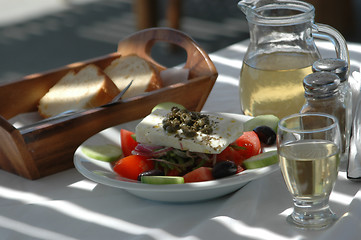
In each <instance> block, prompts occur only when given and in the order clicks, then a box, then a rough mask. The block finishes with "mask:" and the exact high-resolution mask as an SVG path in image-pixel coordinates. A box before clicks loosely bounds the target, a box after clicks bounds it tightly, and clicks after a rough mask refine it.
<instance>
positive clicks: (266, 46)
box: [238, 0, 349, 118]
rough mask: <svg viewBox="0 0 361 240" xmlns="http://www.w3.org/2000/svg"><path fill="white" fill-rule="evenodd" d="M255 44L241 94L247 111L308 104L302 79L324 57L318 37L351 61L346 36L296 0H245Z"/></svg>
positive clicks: (283, 110) (281, 112)
mask: <svg viewBox="0 0 361 240" xmlns="http://www.w3.org/2000/svg"><path fill="white" fill-rule="evenodd" d="M238 7H239V8H240V9H241V10H242V11H243V12H244V13H245V15H246V18H247V21H248V24H249V30H250V44H249V46H248V49H247V52H246V55H245V57H244V60H243V66H242V70H241V76H240V84H239V92H240V100H241V108H242V111H243V113H244V114H245V115H251V116H257V115H261V114H274V115H276V116H278V117H279V118H282V117H284V116H287V115H290V114H292V113H296V112H299V111H300V109H301V107H302V105H303V104H304V102H305V98H304V89H303V85H302V81H303V78H304V77H305V76H306V75H308V74H310V73H311V72H312V64H313V62H314V61H316V60H318V59H319V58H320V57H321V56H320V53H319V51H318V50H317V47H316V45H315V43H314V39H313V37H315V38H320V39H324V40H329V41H331V42H332V43H333V44H334V46H335V50H336V55H337V57H338V58H341V59H343V60H345V61H346V62H348V63H349V55H348V50H347V45H346V41H345V39H344V38H343V37H342V35H341V34H340V33H339V32H338V31H337V30H335V29H333V28H332V27H329V26H327V25H324V24H317V23H314V16H315V9H314V7H313V6H312V5H311V4H308V3H305V2H301V1H295V0H242V1H240V2H238Z"/></svg>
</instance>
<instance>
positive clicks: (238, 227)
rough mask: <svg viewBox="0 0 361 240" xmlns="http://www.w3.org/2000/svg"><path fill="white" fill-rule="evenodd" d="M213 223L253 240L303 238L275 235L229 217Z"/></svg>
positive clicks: (218, 219) (217, 219)
mask: <svg viewBox="0 0 361 240" xmlns="http://www.w3.org/2000/svg"><path fill="white" fill-rule="evenodd" d="M212 220H213V221H216V222H218V223H220V224H222V225H223V226H225V227H226V228H228V229H229V230H230V231H232V232H234V233H236V234H238V235H240V236H245V237H248V238H251V239H255V240H256V239H257V240H269V239H278V240H296V239H301V237H297V236H296V237H293V238H289V237H285V236H282V235H280V234H277V233H274V232H272V231H269V230H267V229H264V228H258V227H250V226H247V225H245V224H244V223H242V222H241V221H239V220H235V219H233V218H230V217H227V216H218V217H214V218H213V219H212Z"/></svg>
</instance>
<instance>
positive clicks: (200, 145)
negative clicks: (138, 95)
mask: <svg viewBox="0 0 361 240" xmlns="http://www.w3.org/2000/svg"><path fill="white" fill-rule="evenodd" d="M169 112H170V111H169V110H164V109H157V110H155V111H154V112H152V113H151V114H150V115H148V116H147V117H145V118H144V119H143V120H142V121H141V122H140V123H139V124H138V125H137V127H136V128H135V133H136V136H137V141H138V142H139V143H143V144H149V145H157V146H168V147H173V148H177V149H181V150H189V151H192V152H202V153H210V154H218V153H220V152H222V151H223V150H224V149H225V148H226V147H227V146H228V145H229V144H231V143H232V142H234V141H235V140H236V139H237V138H238V137H239V136H241V135H242V133H243V123H242V122H241V121H239V120H236V119H233V118H230V117H229V116H226V114H222V113H205V114H206V115H208V117H209V120H210V121H211V123H212V124H213V133H212V134H204V133H201V132H197V134H196V136H194V137H185V136H184V134H183V132H182V130H178V131H177V132H176V133H168V132H166V131H165V130H164V129H163V123H162V121H163V119H164V118H166V116H167V114H168V113H169Z"/></svg>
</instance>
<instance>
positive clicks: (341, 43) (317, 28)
mask: <svg viewBox="0 0 361 240" xmlns="http://www.w3.org/2000/svg"><path fill="white" fill-rule="evenodd" d="M312 30H313V31H312V34H313V36H314V37H315V38H319V39H323V40H328V41H330V42H332V44H333V45H334V46H335V50H336V55H337V57H338V58H340V59H343V60H345V61H346V62H347V64H348V66H350V56H349V52H348V48H347V44H346V40H345V38H344V37H343V36H342V34H341V33H340V32H339V31H337V30H336V29H335V28H333V27H331V26H328V25H326V24H322V23H315V24H313V26H312ZM349 71H350V68H348V71H347V76H348V75H349Z"/></svg>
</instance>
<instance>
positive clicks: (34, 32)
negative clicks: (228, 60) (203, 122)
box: [0, 0, 361, 83]
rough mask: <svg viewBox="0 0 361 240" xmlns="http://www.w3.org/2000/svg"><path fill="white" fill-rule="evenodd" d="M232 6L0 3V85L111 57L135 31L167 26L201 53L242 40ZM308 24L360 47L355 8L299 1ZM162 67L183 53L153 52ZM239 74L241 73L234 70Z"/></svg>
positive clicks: (241, 20) (184, 1) (147, 1)
mask: <svg viewBox="0 0 361 240" xmlns="http://www.w3.org/2000/svg"><path fill="white" fill-rule="evenodd" d="M237 2H238V0H212V1H207V0H11V1H9V0H0V83H5V82H8V81H13V80H17V79H20V78H21V77H23V76H25V75H27V74H31V73H36V72H42V71H46V70H50V69H53V68H57V67H60V66H63V65H66V64H69V63H72V62H76V61H81V60H86V59H90V58H94V57H99V56H102V55H106V54H108V53H112V52H115V51H116V49H117V43H118V41H119V40H121V39H122V38H124V37H126V36H127V35H129V34H131V33H133V32H135V31H138V30H140V29H142V28H147V27H155V26H168V27H174V28H178V29H180V30H181V31H184V32H186V33H187V34H189V35H190V36H191V37H192V38H193V39H195V41H196V42H197V43H198V44H199V45H200V46H201V47H202V48H203V49H204V50H205V51H207V52H208V53H212V52H214V51H217V50H219V49H222V48H224V47H226V46H228V45H231V44H233V43H236V42H239V41H242V40H245V39H247V38H248V37H249V33H248V25H247V21H246V19H245V16H244V15H243V13H242V12H241V11H240V10H239V9H238V8H237ZM307 2H310V3H312V4H314V6H315V7H316V21H317V22H320V23H325V24H329V25H331V26H333V27H335V28H336V29H338V30H339V31H340V32H341V33H342V34H343V35H344V36H345V38H346V40H347V41H351V42H361V33H360V32H359V31H358V29H361V28H360V27H361V15H360V14H359V13H358V11H359V10H361V1H359V0H342V1H340V0H328V1H320V0H307ZM152 56H153V57H154V58H155V59H156V60H157V61H159V62H160V63H162V64H164V65H166V66H174V65H177V64H179V63H182V62H184V60H185V57H186V56H185V53H184V52H183V51H177V50H174V49H169V47H168V46H162V45H159V46H155V47H154V49H153V50H152ZM240 67H241V66H240Z"/></svg>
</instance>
